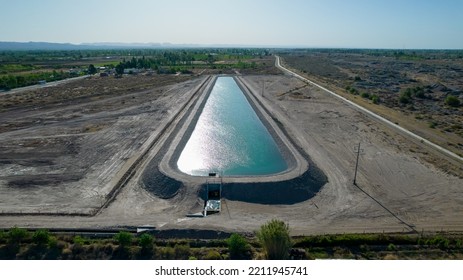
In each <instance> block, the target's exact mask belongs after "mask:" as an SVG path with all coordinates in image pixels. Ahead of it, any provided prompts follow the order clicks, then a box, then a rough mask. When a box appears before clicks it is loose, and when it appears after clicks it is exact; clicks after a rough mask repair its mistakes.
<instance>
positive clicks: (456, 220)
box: [0, 75, 463, 235]
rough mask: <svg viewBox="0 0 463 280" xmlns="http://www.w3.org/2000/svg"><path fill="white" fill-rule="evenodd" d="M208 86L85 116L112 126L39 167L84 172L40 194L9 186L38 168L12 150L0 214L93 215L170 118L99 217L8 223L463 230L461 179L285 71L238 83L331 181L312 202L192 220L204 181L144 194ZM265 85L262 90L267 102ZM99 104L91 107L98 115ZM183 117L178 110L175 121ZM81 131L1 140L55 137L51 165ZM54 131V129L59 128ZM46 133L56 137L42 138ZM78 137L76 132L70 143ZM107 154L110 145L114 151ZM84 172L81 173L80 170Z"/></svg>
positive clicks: (243, 206)
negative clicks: (149, 171)
mask: <svg viewBox="0 0 463 280" xmlns="http://www.w3.org/2000/svg"><path fill="white" fill-rule="evenodd" d="M205 79H206V78H198V79H195V80H192V81H187V82H183V83H179V84H176V85H173V86H169V87H165V88H164V90H163V93H164V94H162V96H158V95H152V96H151V97H150V98H144V99H139V100H138V101H137V102H136V104H132V105H131V106H126V108H124V109H122V108H120V109H119V110H115V111H109V112H106V111H103V112H102V111H99V112H95V115H88V116H87V115H82V116H80V117H79V118H78V119H88V118H91V119H92V120H98V119H99V118H98V117H100V119H101V122H100V125H102V126H103V128H102V129H101V130H98V133H85V132H79V134H77V135H73V136H72V137H77V138H78V139H79V141H75V142H76V143H78V144H79V145H78V147H79V149H77V151H76V152H74V153H72V152H69V153H68V154H66V155H65V156H64V158H63V159H62V160H60V161H59V164H58V166H56V165H50V164H48V165H46V167H43V169H40V168H42V167H40V165H38V164H37V163H35V164H34V166H33V168H34V172H38V171H37V169H40V172H39V173H40V174H53V172H55V173H57V174H58V175H60V174H61V175H62V174H67V172H66V170H67V169H66V168H68V169H69V170H77V171H80V172H77V171H76V175H75V176H76V177H72V178H70V179H68V180H69V181H66V182H61V181H59V180H58V179H57V181H58V182H53V183H49V182H43V183H41V182H36V184H35V185H37V186H39V187H33V188H30V189H28V190H26V189H24V187H21V185H20V184H18V183H16V185H15V184H13V185H12V184H11V183H9V182H11V181H12V178H10V177H11V176H19V178H21V176H27V174H30V171H28V170H29V169H25V168H23V167H24V165H23V164H22V163H20V162H18V161H19V160H20V159H21V158H19V157H18V155H17V154H14V153H13V152H11V153H12V154H13V155H14V161H15V162H14V163H7V162H6V161H2V163H1V164H2V173H1V174H0V175H1V177H0V197H1V199H0V207H1V209H2V211H3V212H21V211H26V210H27V211H36V210H41V211H48V212H54V211H56V212H62V211H65V212H71V213H72V212H73V211H75V212H86V211H93V210H94V209H96V208H98V206H99V205H101V203H102V200H103V196H104V195H105V194H107V193H108V192H110V190H109V189H110V187H111V186H113V185H112V184H111V180H114V178H117V173H120V172H121V170H123V168H122V166H124V164H128V162H129V163H130V162H131V161H130V159H131V158H133V157H134V156H136V155H137V153H140V152H141V151H142V150H143V147H146V145H147V142H149V141H150V139H151V140H152V139H153V137H155V135H157V134H159V131H160V130H159V129H160V127H164V126H163V124H167V123H168V122H169V121H171V120H172V125H171V126H169V128H168V129H166V133H164V134H162V135H161V137H160V139H158V141H156V142H155V143H154V145H153V146H152V148H151V149H150V151H149V153H148V155H147V157H146V159H144V160H143V161H142V162H141V163H140V166H139V168H138V169H137V170H136V172H135V174H133V176H131V179H130V180H129V181H128V183H127V184H126V185H124V187H123V188H122V189H121V191H120V193H119V194H118V195H117V196H116V198H115V200H114V201H113V202H112V203H111V204H109V206H108V207H107V208H105V209H103V211H101V212H100V213H99V214H98V215H96V216H89V217H84V216H66V217H63V216H47V215H39V216H21V215H14V216H12V215H2V216H1V217H0V226H1V227H11V226H13V225H18V226H28V227H71V228H74V227H76V228H78V227H83V228H85V227H96V228H105V227H118V226H141V225H152V226H154V227H156V228H157V229H172V228H175V229H184V228H198V229H217V230H224V231H229V232H230V231H233V232H236V231H237V232H252V231H254V230H256V229H257V228H258V227H259V226H260V225H261V224H262V223H264V222H266V221H267V220H269V219H272V218H278V219H282V220H284V221H286V222H288V223H289V225H290V228H291V230H292V232H293V234H295V235H301V234H306V235H308V234H314V233H336V232H364V231H366V232H382V231H394V232H397V231H399V232H400V231H413V230H416V231H419V232H421V231H436V230H450V231H454V230H462V229H463V193H462V191H461V188H462V186H463V180H462V179H460V178H458V177H455V176H452V175H447V174H446V173H445V172H444V171H442V170H438V169H436V168H435V167H433V166H431V165H429V164H427V163H424V162H423V161H421V160H420V158H418V156H417V155H416V154H414V152H413V150H417V149H426V148H425V147H417V146H416V145H417V144H416V143H413V142H411V141H409V140H407V139H405V138H404V137H403V136H401V135H400V134H397V133H396V132H394V131H391V129H390V128H388V127H385V126H383V125H381V124H379V123H377V122H376V121H374V120H371V119H370V118H368V117H367V116H365V115H363V114H362V113H359V112H357V111H356V110H355V109H353V108H351V107H349V106H347V105H345V104H343V103H341V102H340V101H338V100H337V99H335V98H333V97H331V96H330V95H328V94H326V93H325V92H322V91H321V90H320V89H317V88H314V87H312V86H308V85H306V84H304V83H303V82H301V81H299V80H297V79H295V78H291V77H287V76H283V75H272V76H243V77H241V80H242V81H243V83H244V84H245V85H247V86H248V87H249V88H250V89H251V90H252V91H253V93H254V94H255V96H254V97H255V98H257V99H259V100H260V101H261V103H262V104H263V106H264V107H265V108H266V109H267V110H268V111H269V112H271V114H272V115H273V118H275V119H277V120H278V122H279V123H281V125H282V127H283V128H284V129H285V131H286V133H288V134H289V135H290V137H291V139H292V140H293V141H294V142H295V143H296V145H297V146H298V148H302V150H303V151H304V152H305V153H307V154H308V155H309V157H310V160H311V161H312V162H313V163H314V164H315V165H316V166H317V167H318V168H320V170H322V171H323V173H324V174H325V175H326V176H327V179H328V183H326V184H325V185H324V186H323V187H322V188H321V189H320V191H319V192H318V193H316V194H315V196H313V197H312V198H311V199H308V200H305V201H303V202H297V203H293V204H259V203H247V202H242V201H235V200H229V199H225V200H224V201H223V206H222V212H221V213H220V214H215V215H211V216H208V217H207V218H189V217H186V215H187V214H188V213H193V212H195V211H197V212H199V211H200V210H201V205H202V200H201V199H200V198H199V197H198V196H199V194H198V188H197V182H194V180H192V181H191V182H185V183H184V184H183V186H181V187H179V189H178V191H176V192H175V193H174V195H173V197H171V198H169V199H162V198H159V197H156V195H154V194H153V193H152V192H150V191H148V190H146V189H145V188H143V187H142V180H141V177H142V174H143V170H144V169H145V168H146V167H147V166H148V165H149V162H150V159H152V158H153V157H155V156H156V154H157V153H158V152H159V151H160V150H161V149H162V147H163V144H164V143H163V141H166V139H169V136H170V133H172V132H173V131H174V128H175V125H176V124H177V123H180V121H181V119H180V118H181V117H182V114H184V113H185V114H187V113H191V112H193V111H195V110H194V109H191V110H188V109H189V108H191V106H195V103H194V102H193V101H194V100H193V99H191V100H192V101H191V102H189V103H186V102H187V101H189V100H190V98H191V97H192V95H193V93H194V92H195V89H197V88H198V87H199V85H200V84H201V82H202V81H205ZM263 80H264V81H265V93H264V96H261V87H262V81H263ZM206 83H207V82H206ZM149 92H151V93H152V94H154V93H155V92H157V91H156V90H154V89H153V90H148V93H146V92H145V93H136V94H135V96H137V97H138V96H143V95H149ZM190 103H191V105H189V104H190ZM91 104H93V103H89V104H87V105H85V106H84V107H85V108H90V105H91ZM184 104H187V106H186V107H185V110H180V109H181V108H182V106H183V105H184ZM80 106H81V107H82V105H80ZM71 108H72V107H70V108H69V107H66V108H56V112H55V111H47V112H48V114H49V115H50V118H51V117H55V116H57V115H58V114H59V112H62V111H69V110H70V109H71ZM81 110H82V108H81ZM179 111H181V114H180V115H179V116H178V118H174V116H176V112H179ZM47 112H45V113H47ZM161 112H164V114H162V113H161ZM40 115H41V116H43V115H44V113H41V114H40ZM45 116H46V114H45ZM3 117H6V116H2V118H3ZM153 119H154V120H155V121H154V122H153V121H152V120H153ZM74 121H75V120H74ZM72 123H73V120H72V119H71V120H69V121H67V122H63V123H61V122H58V123H57V124H50V125H48V126H46V127H44V128H43V131H42V132H41V134H38V133H37V132H35V131H38V130H39V128H37V127H35V128H34V134H33V135H31V133H30V132H29V131H28V130H27V129H22V130H15V131H8V132H4V133H1V134H0V143H1V145H2V147H3V146H6V145H13V144H15V143H18V142H17V140H18V139H24V138H27V139H29V138H31V137H36V138H38V139H36V141H51V140H53V141H54V142H50V143H49V144H46V145H43V147H44V149H43V150H41V151H40V152H43V153H50V154H49V155H48V154H47V155H48V157H43V158H48V160H50V161H54V160H55V157H54V155H53V154H52V153H51V152H47V150H46V149H45V148H46V147H47V145H50V147H55V146H56V147H63V149H64V147H66V148H68V147H67V146H66V145H65V143H66V142H64V144H60V142H59V139H61V138H60V136H59V135H61V134H62V132H60V131H59V129H58V128H61V129H63V127H65V128H66V129H69V127H71V126H72ZM93 123H94V122H92V124H93ZM96 123H98V122H96ZM55 127H56V130H52V128H55ZM47 135H48V136H49V138H47V137H45V136H47ZM69 137H70V136H68V135H67V136H66V137H65V138H64V139H68V138H69ZM107 137H109V139H108V138H107ZM150 137H151V138H150ZM122 139H124V140H122ZM127 139H130V140H127ZM30 141H32V140H30ZM95 141H100V142H95ZM177 141H178V140H177ZM359 142H360V143H361V148H362V151H363V152H362V153H361V155H360V163H359V173H358V176H357V183H358V186H355V185H353V184H352V180H353V172H354V165H355V152H354V150H355V147H356V146H357V145H358V143H359ZM89 143H98V144H97V145H90V144H89ZM87 147H100V148H99V149H98V150H97V151H86V149H88V148H87ZM108 147H112V148H111V149H110V150H109V151H106V150H105V149H108ZM23 148H25V147H23V146H21V148H19V147H18V149H19V150H20V151H24V150H23ZM50 149H51V148H50ZM68 149H69V148H68ZM51 150H53V149H51ZM101 150H103V151H105V152H101ZM18 154H19V152H18ZM13 155H12V156H11V158H13ZM84 157H88V158H89V159H87V160H86V161H83V160H82V159H81V158H84ZM4 158H6V156H5V155H2V160H4ZM18 158H19V159H18ZM11 160H13V159H11ZM89 161H91V162H94V164H87V166H79V164H81V165H82V163H81V162H89ZM66 162H67V163H68V165H66V164H65V163H66ZM76 164H77V168H76V167H75V166H74V165H76ZM58 167H59V168H58ZM71 167H72V168H71ZM21 168H23V169H21ZM106 170H107V171H106ZM21 172H22V173H21ZM105 172H106V173H105ZM48 178H54V177H53V176H48ZM14 179H17V178H16V177H15V178H14ZM113 183H114V182H113Z"/></svg>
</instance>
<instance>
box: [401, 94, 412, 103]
mask: <svg viewBox="0 0 463 280" xmlns="http://www.w3.org/2000/svg"><path fill="white" fill-rule="evenodd" d="M399 102H400V103H402V104H408V103H410V96H408V95H407V94H404V93H402V94H401V95H400V97H399Z"/></svg>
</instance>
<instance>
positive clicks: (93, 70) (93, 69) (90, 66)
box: [88, 64, 96, 75]
mask: <svg viewBox="0 0 463 280" xmlns="http://www.w3.org/2000/svg"><path fill="white" fill-rule="evenodd" d="M88 74H90V75H93V74H96V68H95V66H94V65H93V64H90V65H89V66H88Z"/></svg>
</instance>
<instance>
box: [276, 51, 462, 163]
mask: <svg viewBox="0 0 463 280" xmlns="http://www.w3.org/2000/svg"><path fill="white" fill-rule="evenodd" d="M275 66H276V67H277V68H279V69H281V70H283V71H284V72H287V73H289V74H290V75H292V76H294V77H296V78H298V79H301V80H303V81H305V82H307V83H309V84H311V85H314V86H316V87H318V88H320V89H322V90H324V91H326V92H328V93H330V94H331V95H333V96H335V97H337V98H339V99H341V100H342V101H344V102H345V103H347V104H349V105H350V106H353V107H354V108H356V109H358V110H360V111H362V112H363V113H365V114H367V115H369V116H371V117H373V118H375V119H377V120H379V121H381V122H383V123H385V124H387V125H389V126H391V127H393V128H395V129H397V130H399V131H400V132H402V133H404V134H406V135H408V136H410V137H413V138H415V139H416V140H418V141H420V142H422V143H426V144H427V145H429V146H431V147H432V148H434V149H436V150H438V151H440V152H442V153H444V154H446V155H447V156H450V157H452V158H454V159H456V160H458V161H459V162H463V158H462V157H460V156H459V155H457V154H455V153H454V152H451V151H449V150H447V149H445V148H443V147H441V146H439V145H437V144H434V143H433V142H431V141H429V140H427V139H425V138H423V137H421V136H418V135H416V134H415V133H413V132H411V131H409V130H407V129H405V128H403V127H401V126H399V125H397V124H395V123H393V122H391V121H389V120H387V119H385V118H383V117H381V116H380V115H378V114H375V113H373V112H372V111H370V110H368V109H366V108H364V107H362V106H360V105H358V104H356V103H354V102H352V101H350V100H348V99H346V98H344V97H342V96H340V95H338V94H336V93H335V92H333V91H331V90H329V89H327V88H324V87H322V86H321V85H319V84H317V83H315V82H313V81H311V80H309V79H306V78H304V77H302V76H301V75H299V74H296V73H295V72H293V71H291V70H289V69H287V68H285V67H283V66H282V65H281V64H280V57H279V56H276V60H275Z"/></svg>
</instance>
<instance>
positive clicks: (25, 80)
mask: <svg viewBox="0 0 463 280" xmlns="http://www.w3.org/2000/svg"><path fill="white" fill-rule="evenodd" d="M74 76H75V75H73V74H71V73H69V72H63V71H56V70H55V71H52V72H50V71H46V72H37V73H28V74H22V75H4V76H0V90H10V89H13V88H18V87H25V86H30V85H36V84H37V83H38V82H39V81H42V80H43V81H46V82H52V81H58V80H62V79H66V78H71V77H74Z"/></svg>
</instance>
